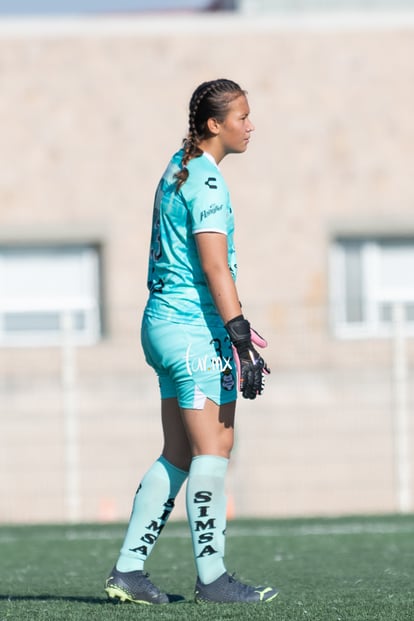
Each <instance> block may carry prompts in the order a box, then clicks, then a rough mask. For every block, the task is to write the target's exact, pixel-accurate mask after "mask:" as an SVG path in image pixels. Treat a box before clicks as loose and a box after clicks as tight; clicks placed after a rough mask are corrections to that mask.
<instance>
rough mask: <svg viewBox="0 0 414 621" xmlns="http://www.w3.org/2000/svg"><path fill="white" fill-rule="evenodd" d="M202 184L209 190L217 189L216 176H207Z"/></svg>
mask: <svg viewBox="0 0 414 621" xmlns="http://www.w3.org/2000/svg"><path fill="white" fill-rule="evenodd" d="M204 185H206V186H208V187H209V188H210V190H217V178H216V177H209V178H208V179H207V181H204Z"/></svg>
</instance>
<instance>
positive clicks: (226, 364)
mask: <svg viewBox="0 0 414 621" xmlns="http://www.w3.org/2000/svg"><path fill="white" fill-rule="evenodd" d="M232 360H233V358H232V357H231V356H229V357H226V356H223V355H222V353H221V348H220V350H219V351H218V352H217V355H216V356H211V355H208V354H206V355H205V356H193V355H192V354H191V343H190V345H189V346H188V347H187V351H186V353H185V364H186V367H187V371H188V374H189V375H190V376H192V375H193V374H194V373H198V372H200V371H202V372H205V373H209V372H213V373H214V372H218V373H221V385H222V387H223V388H224V390H232V389H233V387H234V377H233V373H232V365H231V363H232Z"/></svg>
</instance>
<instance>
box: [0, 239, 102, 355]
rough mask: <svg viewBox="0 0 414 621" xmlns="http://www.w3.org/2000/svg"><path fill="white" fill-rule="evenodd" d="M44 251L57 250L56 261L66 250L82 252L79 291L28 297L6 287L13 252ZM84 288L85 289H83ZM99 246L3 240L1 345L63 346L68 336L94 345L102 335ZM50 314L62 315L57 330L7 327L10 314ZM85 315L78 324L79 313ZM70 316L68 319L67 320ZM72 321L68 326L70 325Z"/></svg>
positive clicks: (0, 251) (0, 250) (0, 255)
mask: <svg viewBox="0 0 414 621" xmlns="http://www.w3.org/2000/svg"><path fill="white" fill-rule="evenodd" d="M42 250H44V251H45V253H46V252H47V253H50V251H53V250H56V260H57V261H58V260H59V257H64V256H65V251H67V252H68V253H71V254H73V252H74V251H76V252H79V259H80V261H81V269H82V281H83V282H82V286H79V292H76V293H73V292H72V293H71V294H69V295H66V296H62V295H60V294H59V295H56V296H53V295H44V294H40V295H39V297H37V296H35V295H28V296H27V297H24V296H22V295H21V294H19V295H14V296H13V295H11V294H10V292H8V291H7V290H5V285H4V282H5V279H4V275H5V270H6V269H7V264H8V262H9V261H12V260H13V259H11V258H10V255H11V252H10V251H12V253H13V254H16V253H17V255H18V253H19V251H21V252H22V253H23V252H24V253H26V254H27V253H30V252H31V251H33V253H36V254H37V255H38V254H39V252H40V253H41V252H42ZM82 289H83V290H82ZM100 289H101V288H100V248H99V246H98V245H96V244H87V243H85V244H84V243H82V244H81V243H79V244H77V243H63V244H57V243H50V244H47V243H44V244H10V243H7V244H1V243H0V346H1V347H48V346H55V345H61V344H62V342H63V340H64V339H67V338H68V334H67V331H68V329H69V330H70V332H71V334H70V335H69V338H70V339H71V340H72V342H73V343H74V344H76V345H93V344H95V343H97V342H98V341H99V340H100V338H101V330H102V326H101V308H100V307H101V300H100ZM36 313H39V314H40V313H51V314H56V315H58V316H59V327H58V328H57V329H47V330H41V329H40V330H39V329H33V330H30V329H24V330H21V331H19V330H8V329H7V325H6V324H7V315H8V314H9V316H11V315H23V316H24V315H25V314H27V315H29V314H36ZM79 314H80V316H81V318H82V324H83V325H82V327H81V328H79V327H77V325H76V316H77V315H78V316H79ZM68 318H69V321H68ZM68 324H69V328H68Z"/></svg>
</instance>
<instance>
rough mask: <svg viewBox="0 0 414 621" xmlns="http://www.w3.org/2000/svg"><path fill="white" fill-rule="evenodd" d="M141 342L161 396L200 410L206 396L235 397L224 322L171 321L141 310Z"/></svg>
mask: <svg viewBox="0 0 414 621" xmlns="http://www.w3.org/2000/svg"><path fill="white" fill-rule="evenodd" d="M141 343H142V347H143V350H144V354H145V359H146V361H147V363H148V364H149V365H150V366H151V367H152V368H153V369H154V370H155V372H156V374H157V375H158V381H159V386H160V392H161V399H168V398H171V397H175V398H177V400H178V404H179V406H180V407H181V408H185V409H196V410H202V409H203V408H204V403H205V400H206V398H208V399H211V401H214V403H217V404H218V405H223V404H224V403H230V402H232V401H235V400H236V398H237V380H236V367H235V364H234V360H233V353H232V348H231V343H230V339H229V336H228V334H227V331H226V329H225V328H224V326H213V327H210V326H206V325H204V326H203V325H201V326H200V325H192V324H180V323H172V322H171V321H168V320H166V319H159V318H157V317H152V316H149V315H147V314H146V313H144V317H143V319H142V326H141Z"/></svg>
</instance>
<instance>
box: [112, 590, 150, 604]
mask: <svg viewBox="0 0 414 621" xmlns="http://www.w3.org/2000/svg"><path fill="white" fill-rule="evenodd" d="M105 592H106V594H107V595H108V598H109V599H110V600H112V601H113V603H115V604H116V603H118V602H122V603H123V604H124V603H127V602H131V603H132V604H142V605H144V606H153V605H154V602H148V601H146V600H145V599H134V598H133V597H131V596H130V595H128V594H127V593H125V591H123V590H122V589H120V588H119V587H116V586H110V587H106V589H105ZM117 600H118V601H117Z"/></svg>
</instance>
